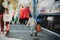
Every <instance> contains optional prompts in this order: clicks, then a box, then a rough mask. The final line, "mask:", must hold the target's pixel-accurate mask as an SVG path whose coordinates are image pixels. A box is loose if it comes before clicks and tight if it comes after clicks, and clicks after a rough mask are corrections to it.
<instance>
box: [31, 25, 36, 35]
mask: <svg viewBox="0 0 60 40" xmlns="http://www.w3.org/2000/svg"><path fill="white" fill-rule="evenodd" d="M30 29H31V36H33V34H35V36H37V32H36V30H35V26H34V25H33V26H31V27H30Z"/></svg>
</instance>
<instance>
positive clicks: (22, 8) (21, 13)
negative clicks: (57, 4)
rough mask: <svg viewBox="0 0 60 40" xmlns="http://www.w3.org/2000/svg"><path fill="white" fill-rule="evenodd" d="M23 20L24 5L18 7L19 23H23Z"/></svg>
mask: <svg viewBox="0 0 60 40" xmlns="http://www.w3.org/2000/svg"><path fill="white" fill-rule="evenodd" d="M23 20H24V6H22V7H21V8H20V17H19V22H20V24H23Z"/></svg>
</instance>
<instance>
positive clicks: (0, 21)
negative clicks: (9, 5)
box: [0, 0, 5, 34]
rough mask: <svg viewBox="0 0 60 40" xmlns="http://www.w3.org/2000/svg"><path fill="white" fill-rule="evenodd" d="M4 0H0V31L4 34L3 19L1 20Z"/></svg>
mask: <svg viewBox="0 0 60 40" xmlns="http://www.w3.org/2000/svg"><path fill="white" fill-rule="evenodd" d="M3 2H4V0H0V31H1V33H3V34H4V21H3V14H4V12H5V8H4V7H3V4H2V3H3Z"/></svg>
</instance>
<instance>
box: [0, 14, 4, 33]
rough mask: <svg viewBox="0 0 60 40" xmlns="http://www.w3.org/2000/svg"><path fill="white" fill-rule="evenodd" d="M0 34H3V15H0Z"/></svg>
mask: <svg viewBox="0 0 60 40" xmlns="http://www.w3.org/2000/svg"><path fill="white" fill-rule="evenodd" d="M0 32H2V33H4V21H3V14H0Z"/></svg>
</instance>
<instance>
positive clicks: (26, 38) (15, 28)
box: [0, 24, 55, 40]
mask: <svg viewBox="0 0 60 40" xmlns="http://www.w3.org/2000/svg"><path fill="white" fill-rule="evenodd" d="M10 26H11V27H10V31H9V34H8V35H7V36H6V37H5V36H1V35H0V40H55V39H54V38H53V37H50V36H49V35H47V34H45V33H44V32H43V31H41V32H39V33H38V36H37V37H35V36H34V35H33V36H30V32H31V30H30V28H29V27H26V25H24V24H16V25H15V24H11V25H10Z"/></svg>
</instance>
